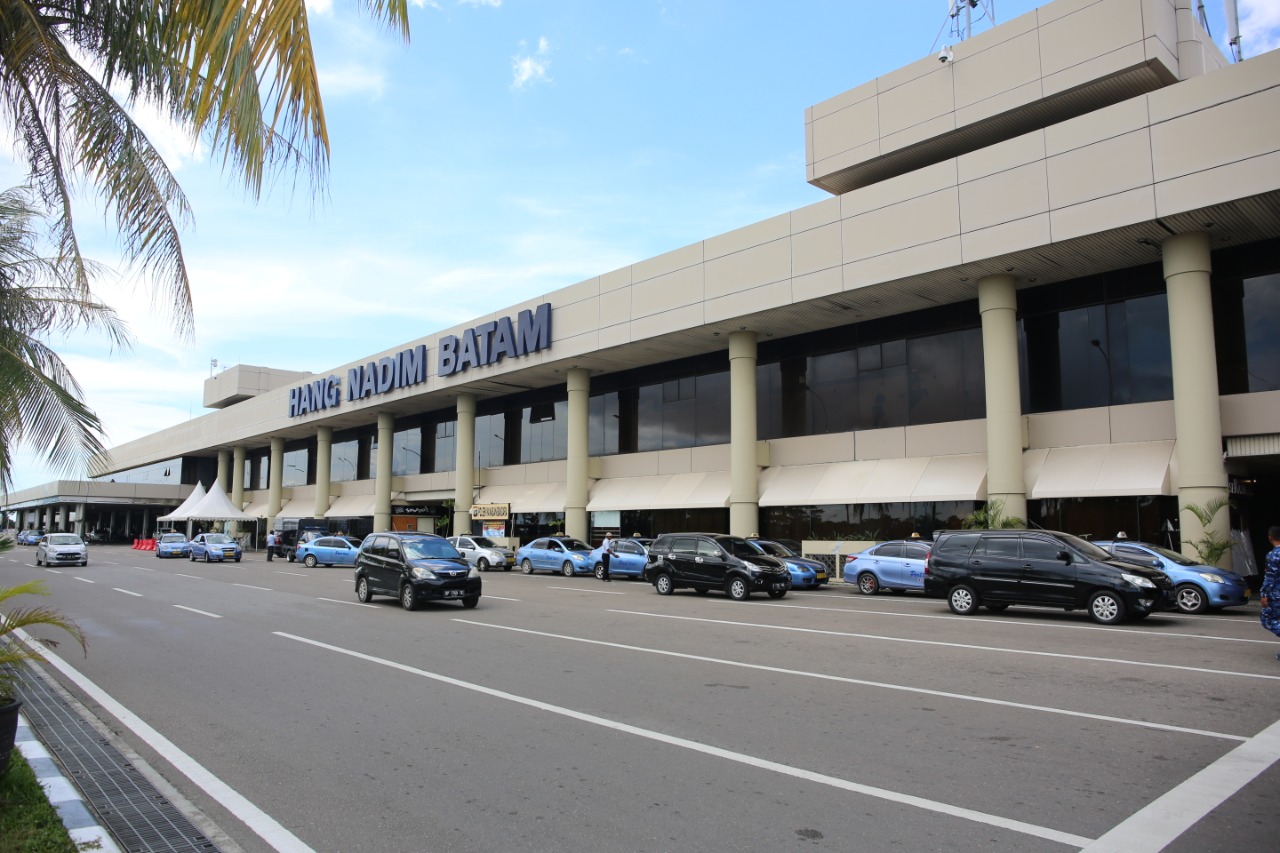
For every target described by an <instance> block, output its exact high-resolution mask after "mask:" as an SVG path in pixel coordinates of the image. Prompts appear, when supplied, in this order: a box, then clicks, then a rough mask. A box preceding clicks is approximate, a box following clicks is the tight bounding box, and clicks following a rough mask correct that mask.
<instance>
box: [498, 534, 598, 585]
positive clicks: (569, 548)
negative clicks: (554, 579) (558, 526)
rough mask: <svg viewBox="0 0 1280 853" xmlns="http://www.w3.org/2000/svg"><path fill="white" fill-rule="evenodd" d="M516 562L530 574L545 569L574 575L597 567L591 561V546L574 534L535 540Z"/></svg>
mask: <svg viewBox="0 0 1280 853" xmlns="http://www.w3.org/2000/svg"><path fill="white" fill-rule="evenodd" d="M516 563H517V564H518V565H519V566H520V571H522V572H524V573H525V574H526V575H531V574H533V573H534V572H535V571H543V572H559V573H560V574H562V575H564V576H565V577H572V576H574V575H586V574H590V573H591V572H592V571H594V569H595V564H594V563H592V562H591V546H590V545H588V544H587V543H586V542H583V541H582V540H581V539H574V538H573V537H572V536H544V537H542V538H541V539H535V540H533V541H532V542H530V543H529V544H528V545H525V546H523V547H521V548H520V550H518V551H516Z"/></svg>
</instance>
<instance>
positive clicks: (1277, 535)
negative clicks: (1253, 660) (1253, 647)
mask: <svg viewBox="0 0 1280 853" xmlns="http://www.w3.org/2000/svg"><path fill="white" fill-rule="evenodd" d="M1267 541H1268V542H1270V543H1271V551H1270V553H1268V554H1267V569H1266V574H1264V575H1263V576H1262V589H1261V590H1259V592H1261V594H1262V596H1261V597H1262V627H1263V628H1266V629H1267V630H1268V631H1270V632H1271V633H1273V634H1275V635H1276V636H1277V637H1280V525H1272V526H1271V528H1270V529H1269V530H1267ZM1276 660H1280V652H1276Z"/></svg>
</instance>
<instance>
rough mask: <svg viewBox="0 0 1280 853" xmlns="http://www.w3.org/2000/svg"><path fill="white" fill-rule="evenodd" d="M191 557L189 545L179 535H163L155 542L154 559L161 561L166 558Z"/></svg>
mask: <svg viewBox="0 0 1280 853" xmlns="http://www.w3.org/2000/svg"><path fill="white" fill-rule="evenodd" d="M190 555H191V543H190V542H188V541H187V537H185V536H183V535H182V534H181V533H165V534H163V535H162V536H161V537H160V541H158V542H156V557H157V558H159V559H161V560H163V559H165V558H167V557H180V558H181V557H188V556H190Z"/></svg>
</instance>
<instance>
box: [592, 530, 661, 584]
mask: <svg viewBox="0 0 1280 853" xmlns="http://www.w3.org/2000/svg"><path fill="white" fill-rule="evenodd" d="M652 542H653V540H652V539H647V538H641V539H634V538H631V539H615V540H613V556H612V557H611V558H610V559H609V577H611V578H612V577H619V578H641V579H643V578H644V564H645V563H647V562H649V545H650V544H651V543H652ZM603 553H604V543H601V545H600V547H599V548H596V549H595V550H593V551H592V552H591V554H590V561H591V570H592V571H593V572H595V576H596V577H598V578H601V579H603V578H604V558H603V557H601V554H603Z"/></svg>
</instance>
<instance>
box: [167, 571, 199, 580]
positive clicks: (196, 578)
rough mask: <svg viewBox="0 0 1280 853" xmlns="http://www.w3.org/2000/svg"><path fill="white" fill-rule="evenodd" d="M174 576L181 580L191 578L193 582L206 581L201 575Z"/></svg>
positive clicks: (179, 574) (179, 573) (178, 573)
mask: <svg viewBox="0 0 1280 853" xmlns="http://www.w3.org/2000/svg"><path fill="white" fill-rule="evenodd" d="M174 574H175V575H177V576H178V577H180V578H191V579H192V580H196V581H202V580H204V578H202V577H200V576H199V575H184V574H183V573H182V572H174Z"/></svg>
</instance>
